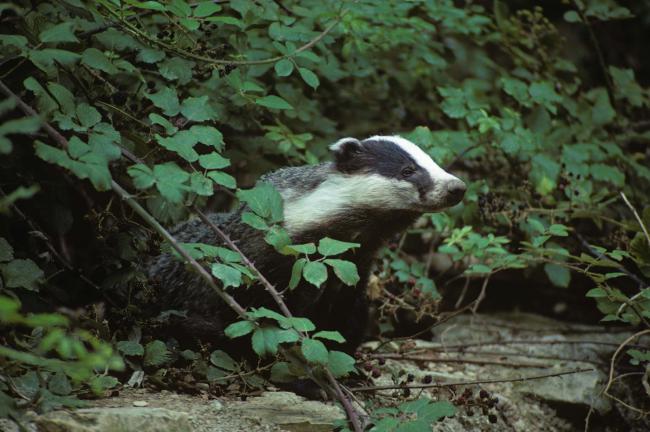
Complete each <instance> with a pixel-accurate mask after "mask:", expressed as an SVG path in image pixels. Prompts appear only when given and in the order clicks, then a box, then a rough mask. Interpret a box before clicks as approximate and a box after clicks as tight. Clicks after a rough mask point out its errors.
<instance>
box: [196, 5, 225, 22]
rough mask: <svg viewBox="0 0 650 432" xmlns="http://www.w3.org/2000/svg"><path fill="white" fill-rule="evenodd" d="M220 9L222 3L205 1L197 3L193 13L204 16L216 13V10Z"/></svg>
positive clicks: (200, 16) (199, 16)
mask: <svg viewBox="0 0 650 432" xmlns="http://www.w3.org/2000/svg"><path fill="white" fill-rule="evenodd" d="M220 10H221V6H220V5H218V4H216V3H214V2H212V1H204V2H201V3H199V4H197V5H196V7H195V8H194V13H193V15H194V16H195V17H198V18H204V17H207V16H210V15H212V14H214V13H215V12H219V11H220Z"/></svg>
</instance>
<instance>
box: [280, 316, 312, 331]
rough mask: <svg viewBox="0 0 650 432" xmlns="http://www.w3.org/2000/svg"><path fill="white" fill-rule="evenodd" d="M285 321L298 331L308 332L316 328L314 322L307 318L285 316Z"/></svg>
mask: <svg viewBox="0 0 650 432" xmlns="http://www.w3.org/2000/svg"><path fill="white" fill-rule="evenodd" d="M287 323H288V324H289V325H291V327H293V328H294V329H296V330H297V331H299V332H310V331H312V330H315V329H316V326H315V325H314V323H313V322H311V320H309V319H308V318H301V317H291V318H287Z"/></svg>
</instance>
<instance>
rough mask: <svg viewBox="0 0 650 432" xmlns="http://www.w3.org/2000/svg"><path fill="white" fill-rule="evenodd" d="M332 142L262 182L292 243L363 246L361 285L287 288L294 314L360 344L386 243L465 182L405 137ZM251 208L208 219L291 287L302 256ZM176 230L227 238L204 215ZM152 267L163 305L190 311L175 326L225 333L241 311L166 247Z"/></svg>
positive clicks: (250, 297)
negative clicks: (284, 249) (370, 286)
mask: <svg viewBox="0 0 650 432" xmlns="http://www.w3.org/2000/svg"><path fill="white" fill-rule="evenodd" d="M330 150H331V152H332V154H333V161H332V162H325V163H321V164H319V165H307V166H298V167H289V168H282V169H279V170H277V171H274V172H271V173H269V174H266V175H264V176H262V177H261V178H260V181H264V182H268V183H270V184H272V185H273V186H274V187H275V188H276V189H277V190H278V192H279V193H280V195H281V196H282V200H283V205H284V210H283V211H284V221H283V225H284V228H285V229H286V230H287V232H288V233H289V236H290V237H291V240H292V242H293V244H303V243H309V242H314V243H317V242H318V241H319V240H320V239H321V238H323V237H330V238H333V239H337V240H341V241H348V242H356V243H359V244H360V245H361V246H360V247H359V248H356V249H353V250H351V251H349V252H346V253H345V255H343V256H342V257H341V258H343V259H347V260H349V261H352V262H354V263H355V264H356V266H357V270H358V273H359V276H360V280H359V282H358V283H357V285H356V286H355V287H349V286H346V285H344V284H343V283H342V282H341V281H339V280H338V279H337V278H334V277H330V278H328V279H327V281H326V282H325V283H324V284H323V285H322V286H321V287H320V288H317V287H315V286H314V285H311V284H309V283H307V282H305V281H301V283H300V284H299V285H298V286H297V287H296V288H295V289H293V290H286V291H285V293H284V294H285V301H286V303H287V306H288V307H289V309H290V310H291V312H292V313H293V314H294V316H299V317H306V318H309V319H310V320H311V321H312V322H313V323H314V324H315V325H316V327H317V328H318V329H319V330H337V331H339V332H340V333H341V334H342V335H343V336H344V338H345V340H346V343H345V346H343V347H340V346H339V347H337V349H342V350H344V351H347V352H353V351H354V350H355V349H356V348H357V347H358V345H359V344H360V343H361V342H362V340H363V337H364V333H365V329H366V325H367V321H368V319H369V302H368V299H367V296H366V285H367V281H368V278H369V276H370V272H371V265H372V262H373V258H374V257H375V255H376V253H377V252H378V250H379V249H380V248H381V246H382V245H383V244H384V242H386V241H387V240H389V239H390V238H391V237H393V236H394V235H395V234H397V233H399V232H400V231H402V230H404V229H406V228H407V227H408V226H409V225H410V224H411V223H413V222H414V221H415V220H416V219H417V218H418V217H419V216H420V215H421V214H422V213H425V212H437V211H441V210H443V209H445V208H447V207H450V206H453V205H455V204H457V203H458V202H460V201H461V199H462V198H463V196H464V194H465V190H466V186H465V183H464V182H463V181H461V180H459V179H458V178H457V177H455V176H453V175H451V174H449V173H447V172H446V171H445V170H443V169H442V168H440V167H439V166H438V165H437V164H436V163H435V162H434V161H433V160H432V159H431V157H429V156H428V155H427V154H426V153H425V152H424V151H423V150H422V149H420V148H419V147H418V146H417V145H416V144H414V143H412V142H411V141H409V140H407V139H405V138H402V137H400V136H372V137H370V138H367V139H364V140H358V139H355V138H343V139H340V140H338V141H337V142H335V143H334V144H332V145H331V146H330ZM244 210H245V205H244V206H242V207H241V208H240V209H239V210H237V211H234V212H232V213H213V214H209V215H208V218H209V219H210V220H211V221H212V222H213V223H215V224H217V225H218V226H219V227H221V228H222V229H223V230H224V231H225V232H226V233H227V234H228V235H229V236H230V237H231V238H232V239H233V240H234V241H236V242H237V244H238V246H239V248H240V249H241V250H242V252H243V253H244V254H245V255H246V256H247V257H248V258H249V259H250V260H251V261H252V262H253V263H254V265H255V266H256V267H257V269H258V270H259V271H260V272H261V273H262V274H264V275H265V276H266V278H267V279H268V280H269V281H270V282H271V283H273V284H274V285H275V286H276V287H277V288H278V290H283V289H284V288H285V287H287V286H288V283H289V280H290V277H291V269H292V266H293V263H294V258H293V257H290V256H285V255H282V254H280V253H278V252H276V251H275V250H274V249H273V247H271V246H270V245H268V244H267V243H266V242H265V240H264V233H263V232H261V231H258V230H256V229H254V228H252V227H251V226H249V225H247V224H245V223H243V222H242V221H241V214H242V212H243V211H244ZM171 232H172V234H173V235H174V236H175V237H176V238H177V239H178V240H179V241H181V242H189V243H207V244H211V245H223V241H222V240H221V239H220V238H219V237H218V236H217V235H216V234H215V233H214V231H213V230H212V229H211V228H210V227H209V226H207V225H205V224H204V223H203V222H202V221H200V220H190V221H187V222H184V223H181V224H180V225H178V226H176V227H175V228H174V229H173V230H172V231H171ZM148 274H149V277H150V279H152V280H155V281H156V283H157V285H158V288H159V300H160V306H164V307H166V308H167V309H176V310H182V311H185V313H186V316H185V317H184V318H182V319H180V321H179V322H176V323H175V324H174V330H175V331H177V332H181V333H182V334H183V337H190V338H196V339H200V340H208V341H216V342H217V343H219V341H220V340H221V341H223V340H222V338H223V337H224V336H223V330H224V328H225V327H226V326H227V325H228V324H230V323H231V322H233V321H235V320H236V319H237V317H236V315H235V313H234V312H233V311H232V310H230V308H229V307H228V306H227V305H226V304H225V303H224V302H223V301H222V300H221V299H220V298H219V297H218V296H217V295H216V294H215V293H214V292H213V291H212V290H211V289H210V288H209V287H208V286H207V284H205V283H204V282H203V281H202V280H201V279H200V277H199V276H198V275H197V274H196V273H194V272H192V271H190V270H188V269H186V268H185V266H184V265H183V263H182V262H180V261H179V260H177V259H175V258H173V257H172V256H170V255H169V254H162V255H160V256H158V257H156V258H155V259H153V260H152V261H151V262H150V263H149V265H148ZM231 294H232V295H233V296H234V297H235V299H236V300H237V302H238V303H240V304H241V305H242V306H244V307H260V306H264V307H268V308H271V309H277V306H276V305H275V304H274V302H273V300H272V299H271V297H270V295H269V294H268V293H266V292H265V291H264V289H263V288H262V287H261V286H252V287H248V288H245V287H240V288H235V289H233V290H232V291H231ZM229 343H232V342H229Z"/></svg>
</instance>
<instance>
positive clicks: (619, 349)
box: [602, 330, 650, 415]
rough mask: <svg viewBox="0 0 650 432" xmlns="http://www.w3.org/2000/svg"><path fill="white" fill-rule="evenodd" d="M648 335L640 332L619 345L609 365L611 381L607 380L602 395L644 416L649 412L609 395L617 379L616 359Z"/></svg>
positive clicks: (646, 331) (647, 331)
mask: <svg viewBox="0 0 650 432" xmlns="http://www.w3.org/2000/svg"><path fill="white" fill-rule="evenodd" d="M648 333H650V330H643V331H640V332H638V333H635V334H633V335H632V336H630V337H629V338H627V339H625V340H624V341H623V343H621V344H620V345H619V347H618V348H617V349H616V351H615V352H614V355H613V356H612V359H611V361H610V363H609V379H608V380H607V384H606V385H605V389H604V390H603V392H602V394H604V395H605V396H607V397H608V398H610V399H613V400H615V401H616V402H618V403H620V404H621V405H623V406H624V407H626V408H628V409H630V410H632V411H635V412H638V413H640V414H643V415H645V414H647V413H648V412H647V411H644V410H643V409H641V408H637V407H634V406H632V405H629V404H627V403H625V402H623V401H622V400H620V399H619V398H617V397H616V396H614V395H612V394H610V393H609V389H610V387H611V386H612V384H613V383H614V381H615V379H614V367H615V365H616V357H618V355H619V354H620V352H621V350H622V349H623V348H625V347H626V346H627V345H628V344H629V343H630V342H632V341H633V340H634V339H636V338H639V337H641V336H643V335H644V334H648Z"/></svg>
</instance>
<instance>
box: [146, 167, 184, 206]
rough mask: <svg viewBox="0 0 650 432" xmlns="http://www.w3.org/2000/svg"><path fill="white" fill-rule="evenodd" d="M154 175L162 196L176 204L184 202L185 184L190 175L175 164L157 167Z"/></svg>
mask: <svg viewBox="0 0 650 432" xmlns="http://www.w3.org/2000/svg"><path fill="white" fill-rule="evenodd" d="M153 175H154V177H155V178H156V187H157V188H158V190H159V191H160V194H161V195H162V196H163V197H164V198H165V199H167V200H169V201H171V202H172V203H175V204H180V203H182V202H183V198H184V196H185V193H184V192H185V191H186V190H187V186H186V185H184V183H185V182H186V181H187V180H188V179H189V178H190V175H189V174H188V173H187V172H185V171H184V170H183V169H182V168H180V167H179V166H178V165H176V164H175V163H174V162H167V163H164V164H160V165H156V166H154V168H153Z"/></svg>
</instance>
